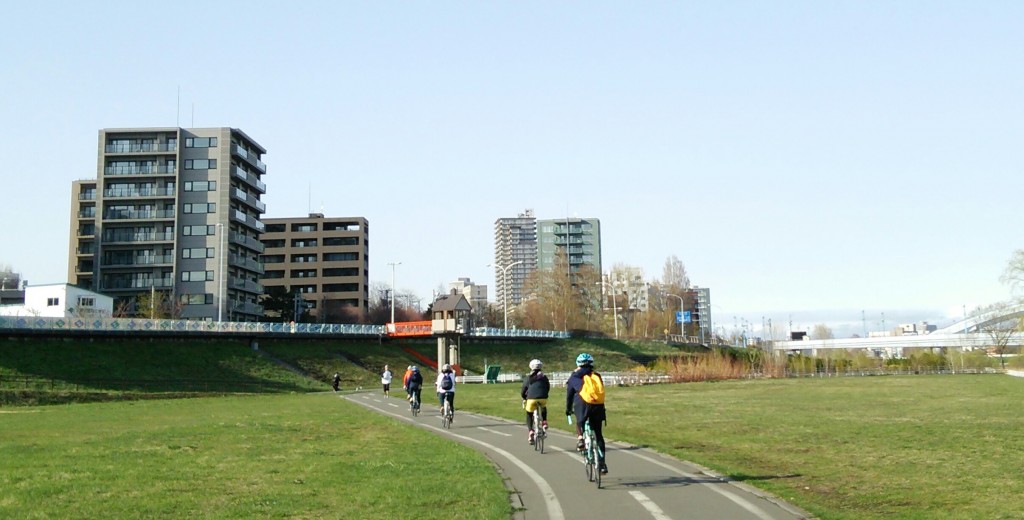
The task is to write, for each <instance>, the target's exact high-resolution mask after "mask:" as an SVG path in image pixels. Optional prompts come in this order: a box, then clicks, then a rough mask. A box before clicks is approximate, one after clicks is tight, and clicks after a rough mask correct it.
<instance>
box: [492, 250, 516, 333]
mask: <svg viewBox="0 0 1024 520" xmlns="http://www.w3.org/2000/svg"><path fill="white" fill-rule="evenodd" d="M521 263H523V260H519V261H518V262H512V263H511V264H508V265H506V266H505V267H502V266H500V265H497V264H487V266H488V267H491V266H492V265H493V266H494V267H497V268H498V269H501V304H502V307H504V308H505V329H504V330H508V276H507V275H508V270H509V269H511V268H512V266H514V265H519V264H521Z"/></svg>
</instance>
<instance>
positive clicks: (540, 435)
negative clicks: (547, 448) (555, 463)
mask: <svg viewBox="0 0 1024 520" xmlns="http://www.w3.org/2000/svg"><path fill="white" fill-rule="evenodd" d="M547 436H548V435H547V434H546V433H544V429H543V428H537V438H536V439H535V440H534V442H535V443H536V444H535V445H534V448H536V450H537V451H539V452H540V453H541V455H543V454H544V437H547Z"/></svg>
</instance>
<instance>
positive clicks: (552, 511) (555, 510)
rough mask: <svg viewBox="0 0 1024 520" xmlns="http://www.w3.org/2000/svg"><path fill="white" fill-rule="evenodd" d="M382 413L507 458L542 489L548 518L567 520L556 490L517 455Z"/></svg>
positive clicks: (441, 429) (427, 425) (385, 412)
mask: <svg viewBox="0 0 1024 520" xmlns="http://www.w3.org/2000/svg"><path fill="white" fill-rule="evenodd" d="M380 412H381V413H384V414H388V415H391V416H394V417H397V418H399V419H401V420H403V421H407V422H411V423H413V424H418V425H420V426H422V427H424V428H429V429H431V430H435V431H437V432H438V433H443V434H448V435H450V436H452V437H455V438H458V439H462V440H465V441H469V442H475V443H477V444H479V445H481V446H484V447H486V448H488V449H490V450H493V451H494V452H496V453H498V454H500V455H501V456H503V457H505V458H506V459H508V460H509V461H511V462H512V463H513V464H515V465H516V466H518V467H519V469H521V470H523V472H524V473H526V475H527V476H528V477H530V479H531V480H533V483H534V484H536V485H537V487H538V488H540V493H541V496H543V497H544V502H545V505H546V506H547V510H548V515H547V517H548V518H549V519H550V520H565V513H563V512H562V504H561V502H559V501H558V497H557V496H556V495H555V490H554V489H552V488H551V484H548V481H547V480H544V477H542V476H540V473H537V471H536V470H534V469H533V468H531V467H530V466H529V465H527V464H526V463H525V462H523V461H522V460H520V459H518V458H517V457H516V456H515V455H512V454H511V453H509V452H507V451H505V450H503V449H501V448H499V447H497V446H495V445H493V444H490V443H487V442H484V441H481V440H477V439H474V438H472V437H466V436H465V435H459V434H457V433H452V432H451V430H445V429H444V428H440V427H438V426H432V425H429V424H426V423H423V422H419V421H414V420H413V419H412V418H410V417H407V416H405V415H398V414H396V413H391V412H389V411H387V410H380Z"/></svg>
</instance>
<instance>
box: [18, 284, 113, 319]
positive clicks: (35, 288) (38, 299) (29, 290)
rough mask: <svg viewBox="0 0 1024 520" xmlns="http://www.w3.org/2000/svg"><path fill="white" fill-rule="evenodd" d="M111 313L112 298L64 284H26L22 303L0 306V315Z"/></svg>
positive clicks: (89, 315) (92, 315)
mask: <svg viewBox="0 0 1024 520" xmlns="http://www.w3.org/2000/svg"><path fill="white" fill-rule="evenodd" d="M113 312H114V299H113V298H112V297H110V296H104V295H102V294H100V293H96V292H92V291H90V290H88V289H82V288H81V287H77V286H74V285H71V284H66V283H56V284H49V285H30V286H28V287H26V288H25V303H24V304H17V305H0V316H40V317H44V318H73V317H87V318H91V317H102V318H109V317H110V315H111V314H113Z"/></svg>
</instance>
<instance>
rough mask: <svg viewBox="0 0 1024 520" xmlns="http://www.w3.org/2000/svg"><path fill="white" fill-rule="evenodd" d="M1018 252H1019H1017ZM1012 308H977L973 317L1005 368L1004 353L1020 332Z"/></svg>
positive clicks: (1018, 321)
mask: <svg viewBox="0 0 1024 520" xmlns="http://www.w3.org/2000/svg"><path fill="white" fill-rule="evenodd" d="M1018 252H1019V251H1018ZM1012 313H1013V309H1012V306H1011V305H1010V304H1008V303H1006V302H999V303H995V304H992V305H989V306H987V307H979V308H978V309H977V310H975V311H974V313H973V315H974V316H975V317H977V318H979V319H980V320H979V323H978V329H979V330H981V331H982V332H984V333H985V334H987V335H988V337H989V339H990V340H991V341H992V349H993V350H994V351H995V353H996V354H997V355H998V356H999V363H1000V365H1001V366H1002V368H1003V369H1005V368H1006V351H1007V347H1008V346H1009V344H1010V340H1011V339H1012V338H1013V334H1014V333H1015V332H1017V331H1019V330H1021V325H1022V323H1021V318H1020V317H1016V316H1014V315H1012Z"/></svg>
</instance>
